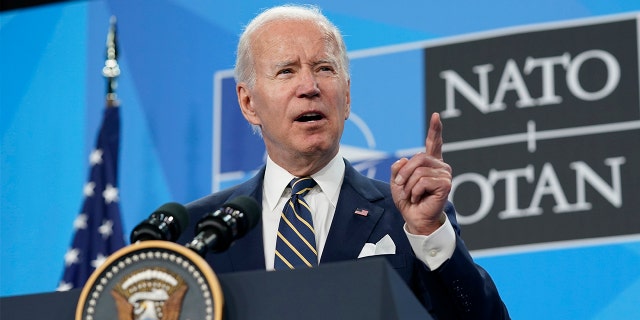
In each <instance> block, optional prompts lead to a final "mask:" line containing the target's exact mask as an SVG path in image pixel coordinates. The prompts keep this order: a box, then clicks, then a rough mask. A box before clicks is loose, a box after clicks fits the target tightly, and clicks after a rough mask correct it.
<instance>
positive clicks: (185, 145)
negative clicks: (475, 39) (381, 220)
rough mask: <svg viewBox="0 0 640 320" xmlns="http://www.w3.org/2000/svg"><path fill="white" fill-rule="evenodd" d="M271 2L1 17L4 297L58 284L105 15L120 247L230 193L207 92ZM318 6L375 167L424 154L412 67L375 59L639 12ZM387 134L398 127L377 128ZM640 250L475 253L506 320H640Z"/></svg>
mask: <svg viewBox="0 0 640 320" xmlns="http://www.w3.org/2000/svg"><path fill="white" fill-rule="evenodd" d="M293 2H298V1H293ZM276 4H280V2H279V1H222V2H221V1H205V0H137V1H116V0H113V1H110V0H95V1H76V2H68V3H62V4H54V5H47V6H41V7H36V8H31V9H27V10H13V11H8V12H3V13H1V14H0V90H1V91H0V107H1V108H0V134H1V137H2V142H1V143H2V144H1V150H0V153H1V154H0V156H1V159H0V160H1V162H0V170H1V171H0V179H1V184H0V191H1V194H0V210H1V212H0V217H1V220H0V246H1V247H0V248H1V256H0V295H2V296H6V295H16V294H27V293H35V292H45V291H53V290H55V288H56V287H57V285H58V281H59V280H60V276H61V274H62V270H63V266H64V264H63V256H64V253H65V251H66V250H67V248H68V246H69V245H70V242H71V239H72V236H73V220H74V219H75V217H76V216H77V214H78V210H80V206H81V201H82V198H83V196H82V187H83V185H84V183H85V179H86V174H87V166H88V161H87V159H88V155H89V153H90V151H91V149H92V148H93V145H94V141H95V135H96V134H97V130H98V125H99V123H100V120H101V117H102V110H103V108H104V90H105V82H104V79H103V77H102V75H101V69H102V66H103V65H104V55H105V53H104V50H105V39H106V32H107V29H108V22H109V17H110V16H112V15H115V16H117V18H118V28H119V45H120V49H121V51H120V53H121V55H120V59H119V62H120V68H121V70H122V75H121V77H120V79H119V87H118V95H119V98H120V100H121V105H122V106H121V114H122V133H121V154H120V203H121V208H122V214H123V224H124V229H125V236H127V237H128V234H129V232H130V231H131V229H132V228H133V227H134V226H135V225H136V224H137V223H138V222H139V221H141V220H142V219H144V218H146V217H147V216H148V215H149V214H150V213H151V212H152V211H153V210H155V209H156V208H157V207H158V206H160V205H161V204H163V203H165V202H169V201H177V202H181V203H186V202H189V201H191V200H194V199H196V198H199V197H201V196H203V195H205V194H208V193H210V192H211V190H212V189H215V188H217V187H220V186H224V182H221V183H222V184H221V185H217V182H216V181H218V182H220V179H219V178H220V177H219V176H216V174H220V172H219V171H215V170H214V167H215V161H216V157H220V156H221V155H219V154H216V153H215V150H217V149H215V146H214V145H215V143H214V142H215V141H214V137H215V136H216V130H223V129H222V127H221V128H216V127H215V126H214V125H213V124H214V123H215V121H216V118H215V116H214V112H215V108H214V105H215V104H216V103H215V102H216V99H223V98H222V96H224V94H223V93H219V94H218V95H219V96H216V94H215V92H216V91H215V87H214V85H215V83H216V80H215V79H216V76H217V77H222V78H224V77H225V75H227V76H226V77H227V78H228V70H229V69H231V68H232V67H233V63H234V52H235V46H236V41H237V37H238V35H239V33H240V31H241V28H242V26H243V25H244V24H245V23H247V22H248V21H249V20H250V19H251V18H252V17H253V16H254V15H255V14H256V13H257V12H259V11H260V9H262V8H265V7H269V6H272V5H276ZM315 4H317V5H319V6H320V7H321V8H322V9H323V11H324V12H325V14H326V15H327V16H328V17H329V18H330V19H331V20H332V21H334V22H335V23H336V24H337V25H338V26H339V27H340V29H341V30H342V31H343V33H344V35H345V40H346V43H347V47H348V48H349V51H350V52H351V53H352V59H353V60H352V61H353V63H352V73H353V79H352V83H353V85H352V101H353V106H352V110H353V113H354V116H353V117H352V118H351V121H350V122H349V123H348V124H347V128H346V130H345V137H344V143H345V144H347V145H350V146H355V147H356V148H357V149H358V150H356V151H357V152H354V154H356V155H362V154H363V153H366V152H365V151H369V152H371V154H369V157H368V158H372V157H373V158H375V155H376V154H378V153H379V154H380V155H381V157H383V156H384V155H388V154H391V153H393V152H396V151H398V150H406V149H410V148H414V147H418V146H420V145H421V144H422V143H423V136H424V132H425V128H424V113H425V110H424V105H425V103H424V101H423V99H424V94H423V88H424V79H423V78H422V73H419V72H415V71H413V70H415V69H416V68H421V67H417V66H421V65H422V63H423V62H422V60H421V59H422V56H421V54H420V53H418V52H415V51H411V50H409V51H406V52H400V53H397V54H394V55H393V56H384V55H379V56H376V55H375V50H379V49H380V48H384V47H387V46H392V45H393V46H395V45H402V44H411V43H415V42H419V41H425V40H438V39H446V38H449V37H454V36H460V35H466V34H472V33H478V32H483V31H491V30H497V29H502V28H509V27H515V26H523V25H530V24H540V23H547V22H555V21H564V20H571V19H579V18H589V17H599V16H604V15H612V14H619V13H625V12H634V11H636V10H640V2H637V1H626V0H617V1H615V0H614V1H596V0H581V1H577V0H576V1H571V0H561V1H558V0H543V1H501V0H492V1H459V0H458V1H423V0H400V1H394V2H393V3H392V4H389V3H388V2H380V3H376V2H371V1H339V2H336V1H316V2H315ZM367 50H374V51H371V52H370V51H367ZM394 92H395V93H397V92H403V93H405V94H402V95H399V94H394ZM225 98H228V94H227V95H226V96H225ZM218 101H222V100H218ZM398 108H402V112H397V110H398ZM223 110H224V111H228V110H227V109H223ZM221 116H222V115H221ZM231 117H233V115H231ZM218 120H219V119H218ZM359 120H361V121H359ZM363 123H364V124H366V125H363ZM390 124H391V127H393V130H388V131H380V130H382V129H381V128H385V127H389V126H390ZM236 129H238V130H243V131H245V132H247V133H248V132H249V130H250V129H249V127H248V126H241V127H239V128H236ZM376 130H378V131H376ZM369 131H372V132H373V133H375V134H373V135H371V134H368V132H369ZM246 139H247V140H248V141H246V142H245V143H248V144H250V143H258V144H259V140H258V139H257V138H256V137H251V136H248V137H246ZM252 139H253V140H252ZM445 139H446V127H445ZM445 142H446V141H445ZM222 147H223V148H224V146H222ZM260 157H261V156H260V155H258V156H253V157H252V158H251V161H249V163H247V164H246V167H245V168H243V170H251V168H252V166H254V163H253V162H254V161H256V160H257V162H258V163H259V162H260V160H261V158H260ZM364 165H365V166H366V163H365V164H364ZM231 171H233V170H231ZM376 174H377V175H384V172H382V173H381V172H377V173H376ZM225 177H227V178H228V177H234V176H233V175H230V176H225ZM216 179H218V180H216ZM240 179H242V177H240ZM223 180H224V179H223ZM231 180H232V179H229V181H231ZM225 181H227V180H225ZM229 181H227V183H230V182H229ZM636 193H637V191H636ZM639 223H640V222H639ZM463 236H464V234H463ZM638 239H639V238H638V237H637V235H635V236H633V235H632V236H628V237H620V238H615V239H608V240H607V241H605V242H602V241H599V242H598V241H594V242H591V243H587V244H585V243H584V242H581V243H580V244H579V245H576V244H575V243H563V244H559V245H555V246H551V247H550V246H545V247H536V246H529V247H523V248H520V249H516V250H511V251H509V252H505V251H500V252H499V253H495V252H494V253H492V252H490V251H484V252H476V253H475V254H476V256H477V261H478V262H479V263H480V264H481V265H483V266H484V267H485V268H486V269H487V270H488V271H489V272H490V273H491V274H492V276H493V277H494V279H495V281H496V284H497V286H498V288H499V290H500V292H501V294H502V296H503V299H504V300H505V302H506V304H507V306H508V308H509V309H510V312H511V314H512V316H513V318H514V319H538V318H544V319H629V318H632V316H631V315H633V314H636V315H637V314H640V298H639V297H640V273H639V272H638V270H639V267H638V266H640V241H639V240H638Z"/></svg>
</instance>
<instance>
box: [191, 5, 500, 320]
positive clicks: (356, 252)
mask: <svg viewBox="0 0 640 320" xmlns="http://www.w3.org/2000/svg"><path fill="white" fill-rule="evenodd" d="M348 69H349V61H348V58H347V54H346V47H345V44H344V41H343V39H342V35H341V34H340V32H339V31H338V29H337V28H336V27H335V26H334V25H333V24H332V23H331V22H330V21H328V20H327V19H326V17H324V16H323V15H322V14H321V13H320V11H319V9H317V8H315V7H299V6H281V7H275V8H271V9H268V10H266V11H264V12H263V13H261V14H260V15H258V16H257V17H256V18H254V20H252V21H251V22H250V23H249V24H248V25H247V27H246V28H245V31H244V32H243V34H242V36H241V37H240V41H239V44H238V52H237V60H236V69H235V77H236V82H237V86H236V91H237V95H238V102H239V104H240V108H241V111H242V114H243V115H244V117H245V118H246V120H247V121H248V122H249V123H250V124H251V125H252V126H253V127H254V129H255V131H256V132H257V133H259V134H260V135H261V136H262V138H263V140H264V143H265V146H266V149H267V153H268V158H267V163H266V165H265V166H264V167H263V168H262V169H261V170H260V171H259V172H258V173H257V174H256V176H255V177H253V178H252V179H250V180H248V181H247V182H245V183H242V184H240V185H237V186H235V187H233V188H230V189H227V190H224V191H221V192H219V193H216V194H212V195H209V196H206V197H204V198H201V199H199V200H196V201H194V202H192V203H190V204H188V205H187V209H188V211H189V214H190V215H191V217H192V219H191V220H192V221H194V223H195V221H198V220H199V219H200V217H202V215H204V214H206V213H208V212H212V211H214V210H216V209H218V208H220V207H221V206H222V205H223V204H224V203H225V202H227V201H229V200H231V199H233V198H235V197H237V196H240V195H248V196H251V197H253V198H255V199H256V200H257V201H258V203H261V204H262V219H261V221H260V223H259V225H258V226H257V228H256V230H253V231H252V232H250V233H249V234H247V235H246V236H245V237H243V238H241V239H239V240H237V241H236V242H235V243H234V244H233V245H232V246H231V248H230V249H228V250H227V251H226V252H223V253H218V254H209V255H208V256H207V261H208V262H209V263H210V264H211V266H212V267H213V269H214V270H215V272H216V273H225V272H235V271H245V270H260V269H262V270H264V269H267V270H272V269H274V268H276V269H279V267H278V266H279V265H282V261H283V260H284V261H285V264H286V265H287V266H288V268H298V267H300V266H296V265H295V263H294V262H293V261H292V260H290V261H287V260H288V259H289V258H284V257H283V256H282V255H281V254H280V253H279V252H278V251H282V249H279V248H281V247H278V246H279V245H280V244H277V243H278V242H279V241H281V240H282V239H281V238H282V234H281V233H280V231H279V230H280V229H279V225H280V223H281V220H283V221H284V220H286V219H284V218H281V217H283V216H284V215H285V214H284V213H283V209H284V208H285V207H286V206H289V205H290V204H288V201H289V197H290V195H291V193H292V191H291V187H290V186H289V183H290V181H292V179H296V178H300V177H305V178H307V177H310V178H312V179H313V180H314V182H315V186H312V187H309V188H308V189H309V190H310V191H309V192H308V193H307V194H306V195H304V200H301V201H303V202H304V206H308V208H309V209H310V211H311V217H310V219H311V220H312V221H309V222H308V225H309V227H310V229H312V230H313V232H314V234H312V236H314V237H315V238H314V239H312V240H310V241H309V242H307V243H313V245H312V246H309V247H312V251H313V252H314V254H315V255H314V256H313V257H312V258H310V259H306V260H304V259H303V260H304V261H305V263H307V264H308V265H316V264H317V263H328V262H334V261H345V260H355V259H358V258H360V257H363V256H368V255H372V254H384V256H385V257H386V258H387V260H388V261H389V263H390V264H391V265H392V266H393V267H394V268H395V270H396V271H397V272H398V273H399V274H400V276H401V277H402V278H403V279H404V280H405V281H406V282H407V284H408V285H409V287H410V288H411V290H412V291H413V292H414V294H415V295H416V297H417V298H418V299H419V300H420V301H421V302H422V304H423V305H424V306H425V308H426V309H427V310H428V311H429V312H430V313H431V314H432V315H433V316H434V317H436V318H437V319H458V318H461V319H503V318H508V317H509V316H508V312H507V310H506V307H505V306H504V304H503V302H502V300H501V299H500V296H499V294H498V291H497V289H496V287H495V285H494V283H493V281H492V280H491V278H490V276H489V275H488V274H487V273H486V272H485V270H484V269H482V268H481V267H479V266H477V265H476V264H475V263H474V262H473V260H472V258H471V257H470V255H469V253H468V250H467V249H466V247H465V245H464V243H463V241H462V240H461V239H460V237H459V229H458V225H457V223H456V218H455V210H454V208H453V206H452V205H451V203H449V202H448V201H447V197H448V194H449V191H450V189H451V180H452V174H451V168H450V167H449V165H447V164H446V163H445V162H444V161H443V159H442V150H441V147H442V143H443V142H442V123H441V122H440V117H439V115H438V114H434V115H433V116H432V117H431V121H430V125H429V132H428V135H427V139H426V141H425V152H421V153H419V154H416V155H415V156H414V157H412V158H411V159H406V158H405V159H401V160H399V161H397V162H396V163H394V164H393V165H392V167H391V180H390V181H391V182H390V184H389V183H386V182H381V181H377V180H373V179H369V178H367V177H365V176H363V175H362V174H360V173H359V172H357V171H356V170H355V169H354V168H353V167H352V166H351V165H350V164H349V162H348V161H346V160H344V159H343V158H342V157H341V156H340V154H339V146H340V138H341V136H342V132H343V128H344V124H345V121H346V120H347V118H348V117H349V112H350V103H351V96H350V77H349V71H348ZM381 76H384V70H381ZM305 192H306V191H305ZM296 202H297V200H296ZM291 206H292V205H291ZM300 210H301V209H298V211H300ZM285 211H286V210H285ZM191 230H193V226H190V227H188V228H187V233H186V234H184V235H183V236H182V237H181V239H180V240H179V242H180V241H182V242H183V243H184V242H185V241H188V240H189V239H191V238H193V233H191V232H190V231H191ZM300 237H301V238H302V236H300ZM314 242H315V243H314ZM294 251H296V250H294ZM296 252H297V251H296ZM300 258H302V256H301V255H300ZM295 259H297V258H295ZM314 260H315V261H314ZM302 267H306V266H304V265H303V266H302Z"/></svg>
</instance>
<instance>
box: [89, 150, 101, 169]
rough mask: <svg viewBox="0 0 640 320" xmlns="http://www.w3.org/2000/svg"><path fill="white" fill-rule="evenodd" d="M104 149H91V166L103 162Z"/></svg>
mask: <svg viewBox="0 0 640 320" xmlns="http://www.w3.org/2000/svg"><path fill="white" fill-rule="evenodd" d="M102 154H103V152H102V149H95V150H93V151H91V154H90V155H89V163H90V164H91V166H95V165H96V164H102Z"/></svg>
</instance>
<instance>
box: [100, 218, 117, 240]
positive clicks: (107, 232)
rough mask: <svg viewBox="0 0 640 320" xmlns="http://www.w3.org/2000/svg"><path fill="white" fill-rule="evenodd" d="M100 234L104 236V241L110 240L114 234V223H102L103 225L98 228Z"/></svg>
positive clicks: (106, 221)
mask: <svg viewBox="0 0 640 320" xmlns="http://www.w3.org/2000/svg"><path fill="white" fill-rule="evenodd" d="M98 232H99V233H100V234H101V235H102V239H107V238H109V237H110V236H111V235H112V234H113V221H111V220H104V221H102V225H100V227H98Z"/></svg>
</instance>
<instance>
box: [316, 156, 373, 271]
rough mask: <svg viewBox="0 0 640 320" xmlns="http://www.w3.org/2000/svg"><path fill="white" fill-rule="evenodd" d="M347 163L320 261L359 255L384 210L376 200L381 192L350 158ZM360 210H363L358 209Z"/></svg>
mask: <svg viewBox="0 0 640 320" xmlns="http://www.w3.org/2000/svg"><path fill="white" fill-rule="evenodd" d="M345 163H346V168H345V177H344V181H343V183H342V188H341V190H340V198H339V200H338V204H337V207H336V212H335V215H334V217H333V221H332V222H331V228H330V229H329V235H328V236H327V242H326V244H325V246H324V249H323V253H322V257H321V259H320V262H321V263H323V262H333V261H343V260H353V259H356V258H357V257H358V255H359V254H360V251H361V250H362V247H363V246H364V244H365V243H367V240H368V239H369V237H370V235H371V233H372V232H373V230H374V227H375V226H376V224H377V223H378V220H379V219H380V218H381V217H382V215H383V213H384V208H383V207H381V206H378V205H376V204H375V201H377V200H380V199H382V198H383V195H382V193H380V191H378V189H376V188H375V187H374V186H373V184H372V183H371V181H369V179H367V178H366V177H364V176H363V175H361V174H360V173H358V172H357V171H356V170H355V169H354V168H353V167H352V166H351V165H350V164H349V162H347V161H345ZM357 210H360V211H359V212H360V214H358V213H356V211H357ZM365 211H366V214H365Z"/></svg>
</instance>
